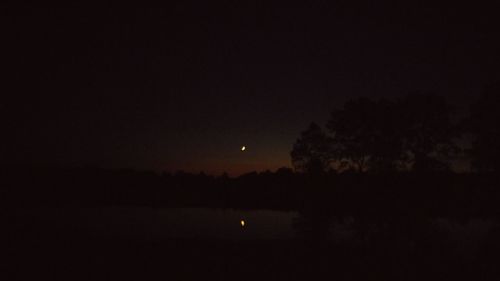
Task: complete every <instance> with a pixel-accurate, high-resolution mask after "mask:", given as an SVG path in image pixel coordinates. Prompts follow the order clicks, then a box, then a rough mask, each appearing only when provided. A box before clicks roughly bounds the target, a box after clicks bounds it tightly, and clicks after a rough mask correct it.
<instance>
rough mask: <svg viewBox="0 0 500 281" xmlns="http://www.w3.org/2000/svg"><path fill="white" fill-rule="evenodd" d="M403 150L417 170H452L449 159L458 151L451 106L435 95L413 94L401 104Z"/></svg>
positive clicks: (400, 120)
mask: <svg viewBox="0 0 500 281" xmlns="http://www.w3.org/2000/svg"><path fill="white" fill-rule="evenodd" d="M397 105H398V107H397V110H398V112H399V113H398V116H399V117H398V120H399V122H400V126H399V130H400V132H401V137H402V140H403V149H404V151H405V152H406V153H407V156H408V159H409V163H410V165H411V167H412V169H413V170H414V171H430V170H445V169H449V163H448V162H447V159H448V158H449V157H450V156H451V154H453V153H454V152H456V151H457V147H456V145H455V144H454V142H453V138H454V137H457V136H458V134H457V130H456V128H455V127H454V125H453V124H452V122H451V118H450V115H451V107H450V106H449V105H448V104H447V103H446V100H445V99H444V98H443V97H441V96H438V95H433V94H413V95H408V96H406V97H404V98H403V99H401V100H399V101H398V102H397Z"/></svg>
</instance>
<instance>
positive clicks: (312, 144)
mask: <svg viewBox="0 0 500 281" xmlns="http://www.w3.org/2000/svg"><path fill="white" fill-rule="evenodd" d="M332 154H333V150H332V140H331V139H330V138H329V137H328V136H327V135H326V134H325V132H324V131H323V130H322V129H321V127H320V126H318V125H317V124H316V123H311V124H310V125H309V127H308V128H307V129H306V130H305V131H303V132H302V133H301V135H300V137H299V138H298V139H297V141H296V142H295V144H294V145H293V149H292V151H291V152H290V155H291V158H292V165H293V167H294V168H295V170H297V171H299V172H305V173H321V172H325V171H327V170H328V169H329V168H330V163H331V161H332Z"/></svg>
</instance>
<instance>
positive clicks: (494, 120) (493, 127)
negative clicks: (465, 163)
mask: <svg viewBox="0 0 500 281" xmlns="http://www.w3.org/2000/svg"><path fill="white" fill-rule="evenodd" d="M467 125H468V126H467V127H468V128H467V129H468V131H469V132H471V133H472V134H473V135H474V141H473V143H472V149H471V156H472V168H474V169H475V170H478V171H481V172H498V171H500V84H495V85H490V86H488V87H487V88H486V90H485V91H483V93H482V94H481V96H480V98H479V99H478V100H477V101H476V102H475V103H474V104H473V105H472V106H471V109H470V118H469V120H468V122H467Z"/></svg>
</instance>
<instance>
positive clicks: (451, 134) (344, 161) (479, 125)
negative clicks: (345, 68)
mask: <svg viewBox="0 0 500 281" xmlns="http://www.w3.org/2000/svg"><path fill="white" fill-rule="evenodd" d="M453 114H454V112H453V110H452V107H451V106H450V105H449V104H448V103H447V102H446V100H445V99H444V98H443V97H442V96H439V95H433V94H412V95H407V96H405V97H403V98H398V99H393V100H389V99H378V100H373V99H369V98H359V99H355V100H350V101H348V102H347V103H345V104H344V106H343V107H341V108H338V109H335V110H333V111H332V112H331V115H330V118H329V120H327V122H326V126H325V127H326V130H324V129H323V128H322V127H321V126H319V125H317V124H316V123H311V125H310V126H309V127H308V128H307V129H306V130H305V131H303V132H302V133H301V135H300V137H299V138H298V139H297V141H296V142H295V144H294V146H293V150H292V151H291V157H292V163H293V166H294V168H295V169H296V170H297V171H301V172H305V173H322V172H326V171H329V170H332V169H333V170H336V171H339V172H342V171H346V170H351V171H356V172H370V173H386V172H397V171H416V172H427V171H446V170H450V166H451V165H450V164H451V163H452V162H453V161H455V160H456V159H457V158H461V159H468V161H469V163H470V164H471V165H470V167H471V171H475V172H481V173H496V172H498V171H499V170H500V129H499V128H500V126H499V124H500V87H499V85H498V84H497V85H495V86H490V87H488V88H487V89H486V90H485V91H483V93H482V94H481V95H480V97H479V98H477V100H476V101H474V102H473V103H472V104H471V106H470V110H469V114H468V115H467V116H463V117H462V118H460V119H459V120H452V117H456V115H455V116H454V115H453ZM464 143H469V144H468V145H466V146H464V145H463V144H464Z"/></svg>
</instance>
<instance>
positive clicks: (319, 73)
mask: <svg viewBox="0 0 500 281" xmlns="http://www.w3.org/2000/svg"><path fill="white" fill-rule="evenodd" d="M235 2H239V1H235ZM497 17H498V16H497V15H496V14H495V10H494V9H493V8H491V7H455V6H437V5H436V6H433V7H415V6H400V7H395V6H386V7H384V6H381V5H375V4H373V5H368V6H361V5H358V6H356V7H350V6H347V5H343V4H336V6H327V5H326V4H325V5H321V4H319V5H314V6H311V5H310V4H304V6H293V7H292V6H268V5H267V4H266V5H258V4H252V5H246V6H244V5H240V4H234V3H232V4H230V5H227V4H226V5H213V4H212V3H210V4H205V6H199V5H189V4H171V7H168V8H165V9H147V10H143V9H138V8H137V9H128V10H125V9H96V8H85V9H71V10H69V9H66V10H54V9H16V10H8V9H2V26H3V27H2V29H3V32H2V33H3V35H2V36H3V40H2V41H3V45H4V47H5V48H4V51H3V53H4V56H5V57H4V63H3V64H4V67H6V69H7V72H8V74H7V79H6V80H7V81H6V84H5V86H4V90H3V93H4V97H5V98H4V103H3V108H2V111H3V113H6V115H5V116H4V118H3V119H4V120H3V121H7V122H6V125H7V126H4V128H7V132H8V133H7V134H6V135H7V137H5V139H7V141H8V142H7V143H8V144H9V145H8V146H4V148H7V149H6V152H7V154H6V155H8V156H9V157H4V162H9V163H14V162H15V163H16V164H21V165H23V164H30V165H31V164H36V165H68V164H70V165H82V164H89V165H99V166H104V167H132V168H152V169H155V170H170V171H174V170H177V169H184V170H187V171H194V172H198V171H201V170H204V171H206V172H208V173H215V174H220V173H222V172H223V171H227V172H228V173H230V174H233V175H237V174H240V173H242V172H245V171H250V170H264V169H271V170H274V169H276V168H278V167H281V166H290V160H289V151H290V149H291V146H292V144H293V142H294V141H295V139H296V137H297V136H298V134H299V133H300V131H301V130H303V129H304V128H305V127H306V126H307V124H308V123H309V122H311V121H316V122H318V123H320V124H324V123H325V122H326V120H327V118H328V114H329V111H330V110H331V109H333V108H335V107H339V106H342V104H343V103H344V102H345V101H346V100H348V99H350V98H354V97H358V96H371V97H396V96H398V95H404V94H407V93H409V92H413V91H424V92H428V91H429V92H436V93H439V94H442V95H444V96H446V97H447V98H448V100H449V102H450V103H451V104H453V105H454V106H455V107H456V108H457V110H458V112H463V111H464V109H465V108H467V104H468V103H469V102H470V101H472V100H473V99H474V96H475V95H477V93H478V92H479V91H480V89H481V88H482V87H483V86H484V85H485V84H487V83H490V82H492V81H494V80H495V79H497V77H498V75H497V74H498V66H499V62H500V55H499V54H500V52H499V51H498V50H499V47H500V43H499V34H498V27H497V25H496V22H495V19H496V18H497ZM241 145H246V146H247V148H248V149H247V151H246V152H244V153H242V152H240V151H239V148H240V146H241Z"/></svg>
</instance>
